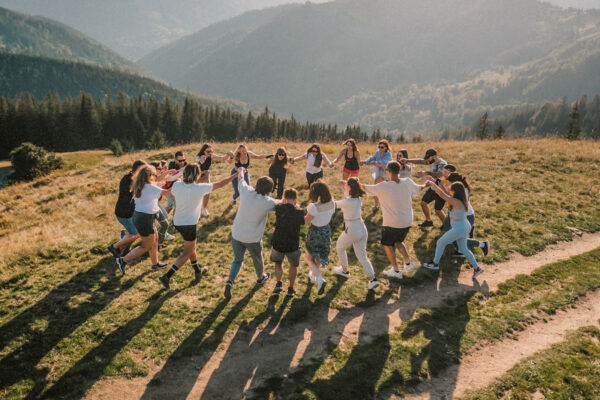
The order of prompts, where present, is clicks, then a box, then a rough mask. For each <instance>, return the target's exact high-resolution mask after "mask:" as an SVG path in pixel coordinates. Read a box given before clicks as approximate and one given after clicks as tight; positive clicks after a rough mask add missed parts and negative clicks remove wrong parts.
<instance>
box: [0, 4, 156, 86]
mask: <svg viewBox="0 0 600 400" xmlns="http://www.w3.org/2000/svg"><path fill="white" fill-rule="evenodd" d="M0 50H2V51H4V52H7V53H14V54H27V55H30V56H42V57H50V58H57V59H63V60H70V61H79V62H86V63H90V64H97V65H100V66H104V67H110V68H115V69H122V70H129V71H132V72H137V73H146V74H147V72H145V71H144V70H143V69H142V68H140V67H139V66H138V65H137V64H135V63H133V62H131V61H129V60H126V59H125V58H123V57H121V56H119V55H118V54H116V53H115V52H113V51H112V50H110V49H108V48H107V47H105V46H103V45H101V44H100V43H98V42H96V41H95V40H93V39H90V38H89V37H87V36H85V35H83V34H82V33H81V32H78V31H76V30H75V29H73V28H70V27H68V26H66V25H63V24H61V23H59V22H56V21H52V20H49V19H46V18H40V17H33V16H28V15H24V14H20V13H16V12H13V11H11V10H8V9H5V8H0Z"/></svg>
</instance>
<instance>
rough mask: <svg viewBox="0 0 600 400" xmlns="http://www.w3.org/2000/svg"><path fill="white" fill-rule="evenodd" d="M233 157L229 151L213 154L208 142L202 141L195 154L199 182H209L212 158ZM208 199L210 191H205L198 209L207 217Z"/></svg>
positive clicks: (227, 158)
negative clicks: (200, 207) (222, 153)
mask: <svg viewBox="0 0 600 400" xmlns="http://www.w3.org/2000/svg"><path fill="white" fill-rule="evenodd" d="M231 157H233V153H232V152H231V151H230V152H228V153H227V154H225V155H219V154H215V152H214V150H213V148H212V146H211V145H210V144H208V143H204V144H203V145H202V147H201V148H200V151H199V152H198V154H196V164H198V166H199V167H200V171H201V175H200V181H199V182H200V183H210V166H211V164H212V160H213V159H215V160H221V161H224V160H229V159H231ZM209 200H210V193H207V194H206V195H205V196H204V197H203V198H202V209H201V211H200V213H201V215H202V216H204V217H208V216H209V215H210V213H209V212H208V201H209Z"/></svg>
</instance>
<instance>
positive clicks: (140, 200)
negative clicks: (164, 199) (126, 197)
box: [133, 183, 162, 214]
mask: <svg viewBox="0 0 600 400" xmlns="http://www.w3.org/2000/svg"><path fill="white" fill-rule="evenodd" d="M161 194H162V189H161V188H159V187H158V186H154V185H153V184H151V183H146V184H145V185H144V188H143V189H142V196H141V197H134V198H133V201H135V211H137V212H142V213H146V214H156V213H157V212H159V211H160V209H159V208H158V198H159V197H160V195H161Z"/></svg>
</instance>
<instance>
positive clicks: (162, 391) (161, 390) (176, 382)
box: [142, 285, 260, 399]
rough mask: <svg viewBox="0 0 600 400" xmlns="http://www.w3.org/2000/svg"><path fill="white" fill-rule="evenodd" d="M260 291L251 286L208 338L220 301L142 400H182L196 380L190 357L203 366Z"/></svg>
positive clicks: (219, 308) (222, 305)
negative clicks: (196, 357) (194, 357)
mask: <svg viewBox="0 0 600 400" xmlns="http://www.w3.org/2000/svg"><path fill="white" fill-rule="evenodd" d="M259 289H260V286H258V285H255V286H254V287H253V288H252V290H251V291H250V292H248V294H246V296H244V297H243V298H242V299H240V300H239V301H238V302H237V303H236V304H235V305H234V306H232V307H231V309H230V311H229V313H227V315H226V316H225V318H223V320H222V321H221V322H219V323H218V324H217V326H216V327H215V328H214V330H213V331H212V333H211V334H210V336H208V337H206V334H207V333H208V331H209V329H210V328H211V326H213V324H214V322H215V320H216V319H217V317H218V316H219V315H220V314H221V312H222V311H223V310H224V309H225V307H226V306H227V304H228V299H222V300H221V301H219V303H218V304H217V306H216V307H215V308H214V309H213V310H212V311H211V313H210V314H209V315H208V316H207V317H206V318H205V319H204V320H203V321H202V323H201V324H200V325H199V326H198V328H196V329H195V330H194V331H193V332H192V333H191V334H190V335H189V336H188V337H187V338H186V339H185V340H184V341H183V342H182V343H181V344H180V345H179V347H178V348H177V349H176V350H175V352H173V354H171V356H170V357H169V359H168V360H167V362H166V363H165V365H164V366H163V367H162V369H161V370H160V371H159V372H158V373H157V374H156V375H154V377H153V378H152V380H151V381H150V382H149V383H148V386H147V387H146V390H145V391H144V394H143V395H142V399H155V398H165V399H166V398H173V397H176V398H185V397H187V394H188V393H189V392H190V391H191V390H192V388H193V387H194V384H195V383H196V380H197V379H198V370H197V369H196V368H195V366H194V364H195V362H196V361H197V360H193V361H194V362H192V359H191V357H192V356H199V358H200V359H201V360H200V361H199V362H198V364H199V365H202V364H204V363H206V362H207V361H208V360H209V359H210V357H211V356H212V355H213V353H214V352H215V351H216V350H217V348H218V346H219V344H221V342H222V340H223V337H224V336H225V334H226V333H227V329H228V328H229V326H230V325H231V323H232V322H233V321H234V320H235V318H236V317H237V316H238V315H239V313H240V312H241V311H242V310H243V309H244V308H245V307H246V306H247V305H248V303H249V302H250V300H251V299H252V297H253V296H254V294H255V293H256V292H257V291H258V290H259Z"/></svg>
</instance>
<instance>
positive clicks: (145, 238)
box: [117, 165, 170, 274]
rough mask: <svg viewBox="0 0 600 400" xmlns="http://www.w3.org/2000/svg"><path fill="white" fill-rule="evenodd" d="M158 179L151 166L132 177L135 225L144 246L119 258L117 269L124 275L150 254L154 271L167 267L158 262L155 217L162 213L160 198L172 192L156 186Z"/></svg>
mask: <svg viewBox="0 0 600 400" xmlns="http://www.w3.org/2000/svg"><path fill="white" fill-rule="evenodd" d="M156 179H157V175H156V168H154V167H153V166H151V165H144V166H141V167H140V168H138V170H137V171H136V172H135V173H134V175H133V177H132V182H133V183H132V185H131V191H132V192H133V200H134V202H135V211H134V213H133V224H134V225H135V228H136V229H137V231H138V233H139V234H140V236H141V237H142V245H141V246H138V247H136V248H135V249H133V250H131V251H130V252H129V253H127V255H126V256H125V257H118V258H117V267H119V270H120V271H121V273H123V274H124V273H125V266H126V265H127V264H128V263H129V262H131V261H132V260H134V259H136V258H138V257H140V256H142V255H143V254H145V253H149V254H150V260H151V261H152V269H154V270H156V269H160V268H164V267H166V266H167V264H164V263H161V262H159V261H158V235H157V234H156V228H154V215H155V214H156V213H158V212H160V209H159V208H158V198H159V197H160V196H161V195H162V194H170V190H163V189H161V188H159V187H158V186H156V185H154V183H155V182H156Z"/></svg>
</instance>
